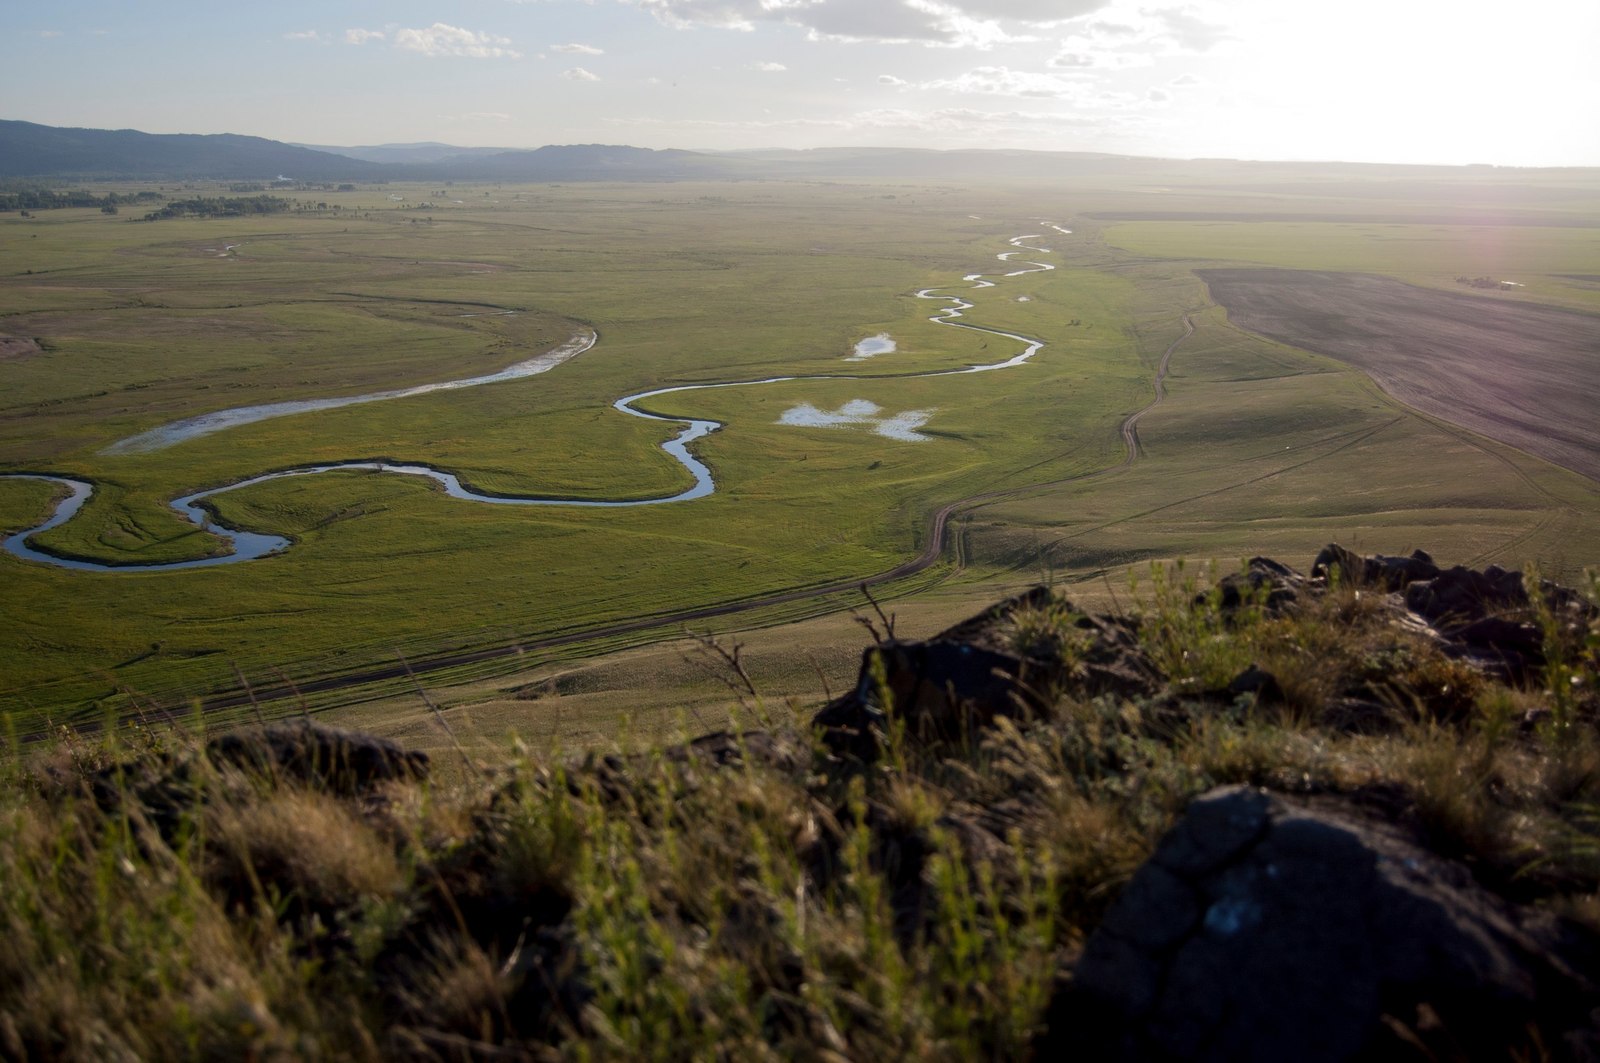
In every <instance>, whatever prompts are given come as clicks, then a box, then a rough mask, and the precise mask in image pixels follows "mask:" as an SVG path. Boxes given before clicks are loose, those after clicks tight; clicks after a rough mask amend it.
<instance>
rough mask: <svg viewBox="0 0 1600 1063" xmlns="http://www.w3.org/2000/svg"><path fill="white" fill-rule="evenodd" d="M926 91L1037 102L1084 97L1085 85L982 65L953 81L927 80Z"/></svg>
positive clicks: (923, 86) (1051, 76) (1050, 76)
mask: <svg viewBox="0 0 1600 1063" xmlns="http://www.w3.org/2000/svg"><path fill="white" fill-rule="evenodd" d="M921 87H922V88H925V89H940V90H943V91H945V92H960V93H973V94H977V95H984V96H1020V97H1029V98H1034V99H1047V98H1048V99H1065V98H1067V97H1076V98H1081V97H1082V96H1083V94H1084V86H1083V84H1082V83H1081V82H1077V81H1065V80H1063V79H1061V78H1059V77H1056V76H1055V75H1054V74H1035V73H1033V72H1031V71H1027V70H1012V69H1010V68H1009V67H1004V66H980V67H977V68H976V69H974V70H969V71H967V72H966V73H965V74H962V75H960V76H958V77H953V78H941V79H938V80H936V81H924V82H923V83H922V86H921Z"/></svg>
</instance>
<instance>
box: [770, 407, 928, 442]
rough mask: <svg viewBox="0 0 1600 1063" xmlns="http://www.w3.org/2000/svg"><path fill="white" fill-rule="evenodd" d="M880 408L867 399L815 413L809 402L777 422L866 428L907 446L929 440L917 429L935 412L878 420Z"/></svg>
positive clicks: (799, 426) (817, 426)
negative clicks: (900, 441)
mask: <svg viewBox="0 0 1600 1063" xmlns="http://www.w3.org/2000/svg"><path fill="white" fill-rule="evenodd" d="M882 412H883V409H882V407H880V406H879V405H878V404H877V403H875V402H872V401H870V400H868V399H851V400H850V401H849V402H847V403H845V404H844V405H842V406H840V407H839V408H838V409H837V410H819V409H818V408H817V407H815V406H813V405H811V404H810V403H809V402H802V403H801V404H800V405H798V406H791V407H790V408H789V409H787V410H785V411H783V415H782V416H780V417H779V418H778V421H777V423H778V424H782V425H790V426H792V427H796V428H870V429H872V431H874V432H876V433H877V434H878V435H880V436H885V437H887V438H889V439H898V440H902V441H904V442H907V443H921V442H924V441H925V440H927V439H928V438H929V437H928V436H925V435H923V434H922V433H921V432H918V431H917V429H919V428H921V427H922V426H923V425H925V424H927V423H928V420H929V418H931V417H932V416H933V415H934V413H935V412H936V411H934V410H907V411H906V412H904V413H897V414H894V415H893V416H890V417H880V416H879V414H881V413H882Z"/></svg>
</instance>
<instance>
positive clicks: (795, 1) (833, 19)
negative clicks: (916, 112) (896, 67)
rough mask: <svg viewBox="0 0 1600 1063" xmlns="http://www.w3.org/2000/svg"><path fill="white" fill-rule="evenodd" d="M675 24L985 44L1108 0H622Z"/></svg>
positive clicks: (847, 38)
mask: <svg viewBox="0 0 1600 1063" xmlns="http://www.w3.org/2000/svg"><path fill="white" fill-rule="evenodd" d="M624 2H627V3H632V4H634V5H635V6H637V7H640V8H643V9H644V10H646V11H649V12H650V13H651V14H653V15H655V16H656V18H658V19H659V20H661V21H662V22H664V23H666V24H667V25H669V26H674V27H677V28H680V29H683V28H688V27H692V26H711V27H717V28H721V29H732V30H746V31H748V30H753V29H754V28H755V26H756V24H757V23H763V22H768V23H770V22H776V23H780V24H783V25H788V26H795V27H798V28H800V29H804V30H805V31H806V33H807V36H808V37H810V38H811V39H812V40H831V41H844V42H863V41H875V42H878V43H888V44H923V45H930V46H942V47H972V48H988V47H991V46H993V45H996V44H1004V43H1010V42H1016V41H1023V40H1029V39H1031V38H1028V37H1025V36H1018V35H1016V34H1014V33H1012V32H1010V31H1008V30H1006V29H1005V28H1004V27H1002V26H1001V24H1000V23H1001V21H1002V20H1006V21H1013V22H1022V23H1024V24H1041V25H1043V24H1051V23H1055V22H1059V21H1062V20H1063V19H1067V18H1071V17H1073V16H1076V15H1082V14H1084V13H1086V12H1088V11H1093V10H1096V9H1098V8H1100V7H1101V6H1103V4H1104V3H1106V2H1107V0H624Z"/></svg>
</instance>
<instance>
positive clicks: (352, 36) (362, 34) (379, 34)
mask: <svg viewBox="0 0 1600 1063" xmlns="http://www.w3.org/2000/svg"><path fill="white" fill-rule="evenodd" d="M383 38H384V33H383V31H382V30H360V29H356V30H345V31H344V39H345V43H346V44H366V43H367V42H368V41H381V40H383Z"/></svg>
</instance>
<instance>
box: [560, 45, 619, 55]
mask: <svg viewBox="0 0 1600 1063" xmlns="http://www.w3.org/2000/svg"><path fill="white" fill-rule="evenodd" d="M550 50H551V51H552V52H565V53H566V54H567V55H605V54H606V53H605V50H604V49H601V48H596V47H594V46H593V45H589V44H552V45H551V46H550Z"/></svg>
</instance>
